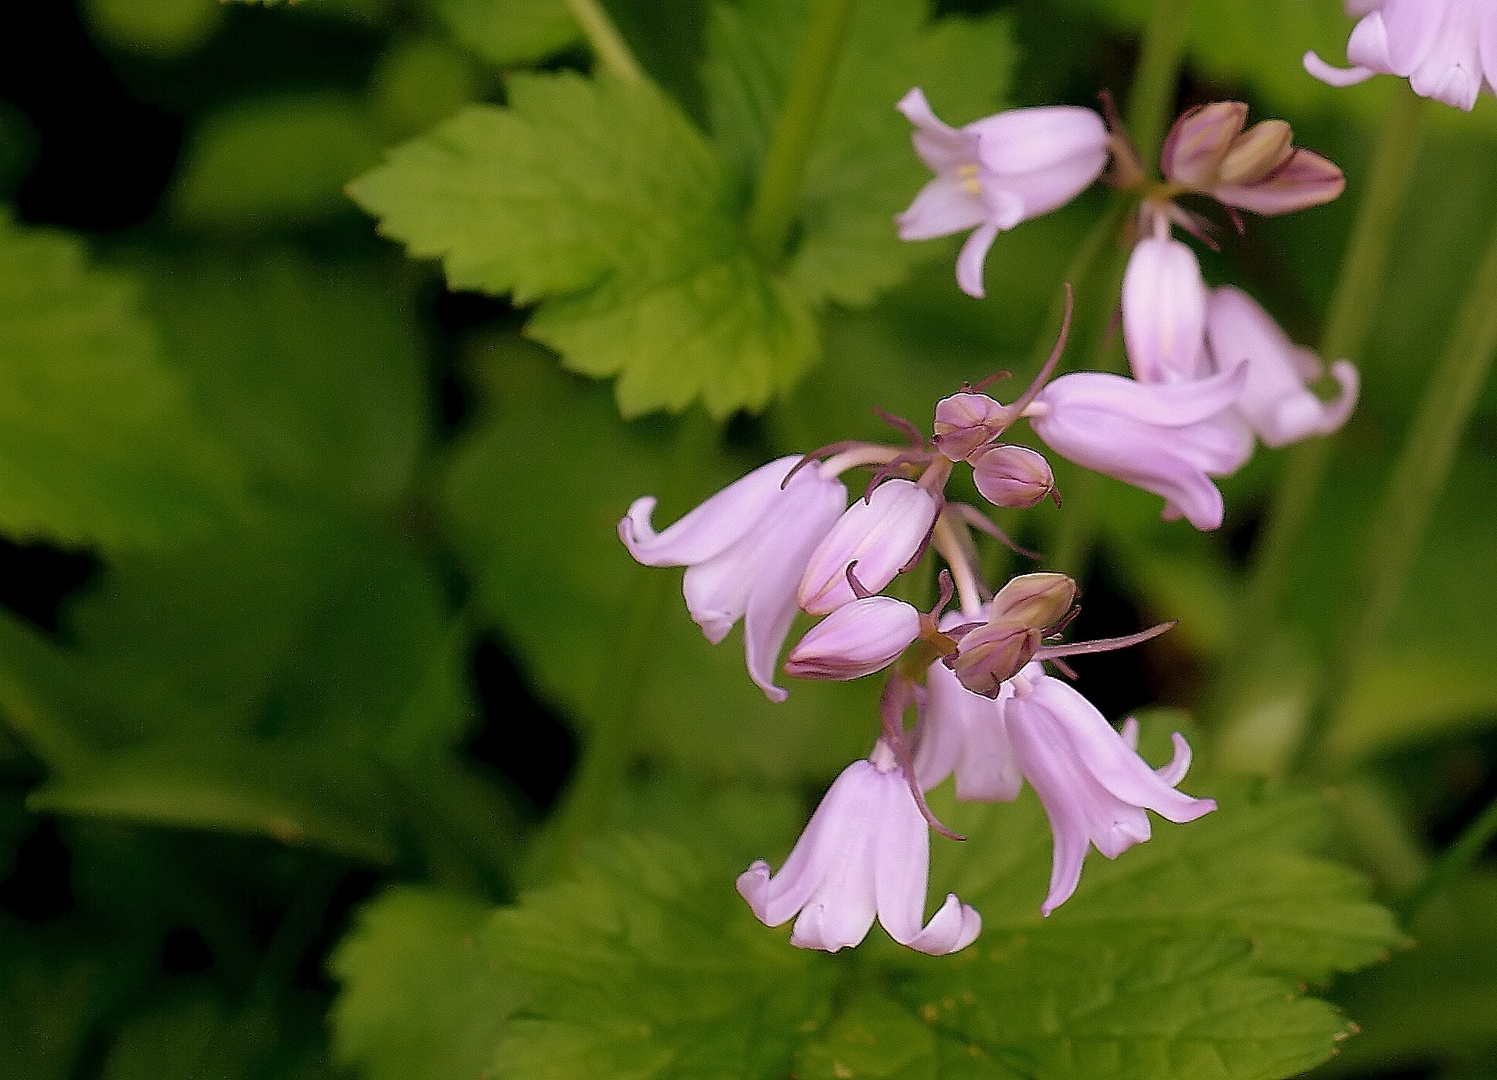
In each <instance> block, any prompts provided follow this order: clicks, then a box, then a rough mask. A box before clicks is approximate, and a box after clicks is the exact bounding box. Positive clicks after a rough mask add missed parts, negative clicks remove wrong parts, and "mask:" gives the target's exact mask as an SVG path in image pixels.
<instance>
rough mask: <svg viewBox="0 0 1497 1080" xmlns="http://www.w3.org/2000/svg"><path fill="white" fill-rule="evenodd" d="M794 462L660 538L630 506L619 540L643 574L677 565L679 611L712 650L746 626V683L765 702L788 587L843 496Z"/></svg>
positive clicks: (790, 606) (792, 601)
mask: <svg viewBox="0 0 1497 1080" xmlns="http://www.w3.org/2000/svg"><path fill="white" fill-rule="evenodd" d="M800 460H801V459H800V458H799V457H797V456H791V457H783V458H780V459H778V460H776V461H771V462H770V463H769V464H768V465H763V466H761V467H760V468H758V469H755V470H754V471H753V472H751V473H749V474H748V475H747V476H745V477H743V478H742V479H740V480H738V481H736V482H734V483H732V484H730V485H729V486H728V487H726V488H724V489H723V490H722V491H719V492H718V493H717V494H716V495H713V496H712V497H711V498H710V499H708V500H707V501H706V502H704V503H702V504H701V505H700V506H698V507H696V508H695V509H694V510H692V511H691V512H689V513H688V514H687V515H686V516H685V517H683V518H682V519H681V520H680V521H677V522H676V523H675V524H674V525H672V526H670V527H669V528H668V529H666V530H665V531H664V532H658V533H657V532H656V531H655V530H654V528H653V527H652V526H651V525H650V515H651V513H652V512H653V511H654V509H655V499H654V497H653V496H648V495H647V496H645V497H643V498H640V499H636V500H635V501H634V503H633V505H631V506H630V507H629V513H628V514H627V515H626V516H625V517H624V519H623V520H622V521H620V522H619V539H621V540H623V542H624V545H625V546H626V547H627V548H628V549H629V554H631V555H633V556H634V557H635V558H636V559H637V560H639V561H640V562H642V563H644V564H645V565H646V566H685V567H686V568H687V570H686V576H685V580H684V582H683V584H682V591H683V593H684V594H685V597H686V609H687V610H688V611H689V612H690V613H691V617H692V618H693V619H694V620H696V623H697V625H698V626H700V627H701V628H702V633H704V634H705V635H706V636H707V640H708V641H711V642H712V643H713V644H717V643H718V642H720V641H722V639H723V638H725V637H727V636H728V631H729V630H731V629H732V628H733V624H734V623H736V622H737V621H738V620H739V619H740V618H741V619H743V620H744V633H743V640H744V649H745V652H746V653H747V659H748V670H749V676H750V677H751V678H752V679H753V680H754V682H755V683H756V684H758V686H759V687H760V688H761V689H763V691H764V693H765V695H766V696H768V698H769V699H770V700H771V701H783V700H784V699H785V691H784V690H783V689H781V688H780V687H778V686H776V685H775V684H774V675H775V662H776V661H777V660H778V659H779V655H780V648H781V646H783V645H784V644H785V636H786V635H787V634H789V633H790V624H791V623H792V622H793V621H794V619H795V610H796V595H795V594H796V586H797V585H798V584H799V582H800V578H801V574H802V573H803V572H804V570H805V568H806V566H807V564H808V563H809V562H810V559H811V554H812V552H813V551H815V550H816V547H817V545H818V544H820V543H821V542H822V540H823V539H824V538H825V537H826V535H827V533H829V532H830V531H831V529H832V527H833V526H834V525H835V524H836V523H837V520H838V519H839V518H840V517H841V516H842V511H843V508H844V507H845V506H846V505H847V489H846V488H844V487H843V486H842V484H841V482H839V481H837V480H834V479H831V478H829V477H826V476H823V475H822V474H821V472H820V471H819V470H818V469H817V468H816V467H814V466H813V467H809V468H804V469H801V470H800V471H799V472H797V473H796V474H795V475H794V476H793V477H791V479H790V482H789V483H788V484H785V485H784V486H783V487H781V484H782V483H783V481H784V479H785V475H786V474H787V473H788V472H789V471H790V470H791V468H792V467H794V466H795V464H796V463H797V462H798V461H800Z"/></svg>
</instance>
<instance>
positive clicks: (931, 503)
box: [799, 479, 937, 615]
mask: <svg viewBox="0 0 1497 1080" xmlns="http://www.w3.org/2000/svg"><path fill="white" fill-rule="evenodd" d="M936 509H937V507H936V500H935V497H934V496H933V495H931V493H930V492H929V491H926V490H925V488H923V487H921V486H920V485H919V484H917V483H915V482H914V481H913V480H903V479H895V480H885V481H884V482H883V483H882V484H880V485H879V486H878V487H876V488H874V489H873V494H872V495H870V496H869V498H868V499H867V500H863V499H855V500H854V501H853V504H852V505H851V506H849V507H848V508H847V511H846V512H845V513H844V514H843V515H842V516H841V517H840V518H838V519H837V523H836V524H835V525H834V526H832V529H831V531H830V532H828V533H827V534H826V536H825V538H824V539H823V540H822V541H821V543H820V544H819V545H818V546H817V548H816V550H815V551H814V552H813V553H812V554H811V557H810V560H809V561H808V562H807V563H806V564H805V573H804V574H803V575H802V577H801V580H800V589H799V597H800V606H801V607H803V608H805V609H806V611H808V612H809V613H810V614H812V615H829V614H831V613H832V612H833V611H835V610H837V609H838V608H839V607H841V606H842V605H843V604H847V603H851V602H852V601H853V600H854V599H855V597H854V595H853V591H852V585H851V584H850V583H849V582H848V580H847V567H848V565H849V564H851V563H854V562H855V563H857V567H856V569H855V570H854V571H853V572H854V573H855V574H856V575H857V578H858V580H859V582H861V583H862V585H863V586H864V588H866V589H867V590H868V591H869V592H878V591H879V590H880V589H882V588H883V587H884V586H885V585H887V584H889V582H891V581H893V580H894V575H895V574H897V573H899V571H900V570H901V569H902V568H903V567H904V566H905V564H906V563H908V562H909V561H910V559H912V558H913V557H914V556H915V553H916V552H918V551H919V550H920V546H921V544H923V543H924V542H925V538H926V537H927V536H929V535H930V530H931V526H933V525H934V524H935V520H936Z"/></svg>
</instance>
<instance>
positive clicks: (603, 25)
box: [566, 0, 645, 83]
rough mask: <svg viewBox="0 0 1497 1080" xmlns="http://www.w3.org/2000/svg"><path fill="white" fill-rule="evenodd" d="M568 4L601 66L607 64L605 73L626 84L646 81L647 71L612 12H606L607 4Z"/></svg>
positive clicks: (582, 0) (573, 0) (581, 0)
mask: <svg viewBox="0 0 1497 1080" xmlns="http://www.w3.org/2000/svg"><path fill="white" fill-rule="evenodd" d="M566 4H567V10H569V11H570V12H571V13H572V17H573V18H574V19H576V20H577V22H578V24H579V25H580V26H581V27H582V34H583V36H584V37H586V38H587V44H588V47H589V48H591V49H592V51H593V55H594V56H595V57H597V60H598V63H600V64H602V65H603V68H604V70H606V71H608V72H610V73H612V74H613V75H616V76H618V77H619V78H620V79H623V80H624V81H625V82H631V83H637V82H644V81H645V73H644V69H643V68H641V67H640V66H639V61H638V60H636V59H634V54H633V53H632V52H630V51H629V46H628V44H627V43H626V42H625V41H624V36H623V35H622V34H620V33H619V28H618V27H617V26H615V25H614V24H613V20H612V19H610V18H609V17H608V12H606V11H604V10H603V5H602V4H600V3H599V2H598V0H566Z"/></svg>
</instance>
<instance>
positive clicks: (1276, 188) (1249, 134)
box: [1160, 101, 1346, 214]
mask: <svg viewBox="0 0 1497 1080" xmlns="http://www.w3.org/2000/svg"><path fill="white" fill-rule="evenodd" d="M1246 119H1247V106H1246V105H1244V104H1242V102H1240V101H1217V102H1213V103H1212V104H1210V105H1202V106H1200V107H1199V108H1196V109H1192V110H1190V111H1189V112H1187V113H1186V114H1185V115H1183V116H1181V117H1180V119H1178V120H1176V121H1175V124H1174V126H1173V127H1172V128H1170V133H1169V136H1168V137H1167V138H1166V139H1165V142H1164V151H1163V152H1162V154H1161V155H1160V165H1161V166H1162V167H1163V169H1164V176H1165V179H1167V180H1168V181H1169V182H1170V183H1172V184H1179V185H1181V186H1183V187H1187V188H1190V189H1191V190H1193V191H1198V192H1200V193H1201V194H1203V195H1210V196H1211V197H1212V198H1213V199H1215V200H1217V201H1218V202H1220V203H1222V204H1224V205H1226V206H1232V207H1236V208H1237V209H1239V210H1250V211H1252V212H1253V213H1255V214H1287V213H1289V212H1290V211H1293V210H1304V209H1306V208H1308V207H1311V206H1319V205H1320V204H1321V203H1326V202H1330V201H1331V200H1332V199H1334V198H1336V196H1338V195H1340V194H1341V191H1342V189H1343V188H1345V186H1346V181H1345V178H1344V177H1343V176H1342V175H1341V170H1340V169H1338V168H1337V167H1336V166H1335V164H1334V163H1332V162H1330V161H1327V160H1326V159H1325V158H1323V157H1321V156H1320V155H1319V154H1314V153H1311V152H1310V151H1309V150H1301V149H1298V148H1296V147H1295V145H1294V131H1293V130H1292V129H1291V128H1290V126H1289V125H1288V124H1287V123H1285V122H1284V121H1283V120H1263V121H1260V122H1259V123H1257V124H1254V125H1253V126H1252V127H1250V128H1248V129H1247V130H1246V131H1243V130H1242V125H1243V122H1244V121H1245V120H1246Z"/></svg>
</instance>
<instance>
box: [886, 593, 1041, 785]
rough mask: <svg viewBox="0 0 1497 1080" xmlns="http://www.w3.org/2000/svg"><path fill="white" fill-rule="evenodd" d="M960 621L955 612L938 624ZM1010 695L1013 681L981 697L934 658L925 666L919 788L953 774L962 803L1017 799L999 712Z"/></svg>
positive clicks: (1015, 771)
mask: <svg viewBox="0 0 1497 1080" xmlns="http://www.w3.org/2000/svg"><path fill="white" fill-rule="evenodd" d="M960 621H961V618H960V617H959V616H956V615H954V614H953V615H947V616H946V618H945V619H943V620H942V628H943V629H951V628H952V627H953V626H955V625H956V624H957V623H959V622H960ZM1024 673H1025V674H1028V675H1031V676H1037V675H1041V674H1043V669H1042V668H1041V667H1040V666H1039V665H1038V664H1030V665H1029V666H1028V667H1026V668H1025V669H1024ZM1012 696H1013V684H1012V683H1005V684H1004V685H1003V686H1002V688H1001V689H1000V690H999V691H998V696H997V697H996V698H986V697H983V696H982V695H981V694H974V693H973V692H972V691H971V690H968V689H967V688H966V687H965V686H963V685H962V684H961V681H960V680H959V679H958V678H957V677H956V675H955V673H954V672H952V671H951V669H950V668H948V667H947V666H946V665H945V664H943V663H941V662H940V661H939V660H937V661H936V662H935V663H933V664H931V665H930V670H929V673H928V677H927V681H926V691H925V707H924V709H923V711H922V714H921V721H920V744H919V746H918V747H917V748H916V750H915V776H916V777H917V778H918V779H919V781H920V787H921V788H922V789H923V790H926V791H928V790H930V789H931V788H933V787H935V786H936V785H937V784H939V783H940V782H941V781H942V780H945V779H946V777H948V776H950V775H952V774H953V773H955V774H956V797H957V798H958V799H961V800H963V801H967V802H1010V801H1012V800H1014V799H1016V798H1018V796H1019V788H1020V786H1021V785H1022V784H1023V777H1022V776H1020V774H1019V761H1018V758H1017V757H1015V756H1014V750H1013V746H1012V745H1011V744H1010V743H1009V738H1008V730H1007V728H1006V727H1005V726H1004V725H1005V721H1004V716H1003V708H1004V705H1005V703H1006V702H1007V701H1008V699H1009V698H1010V697H1012Z"/></svg>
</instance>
